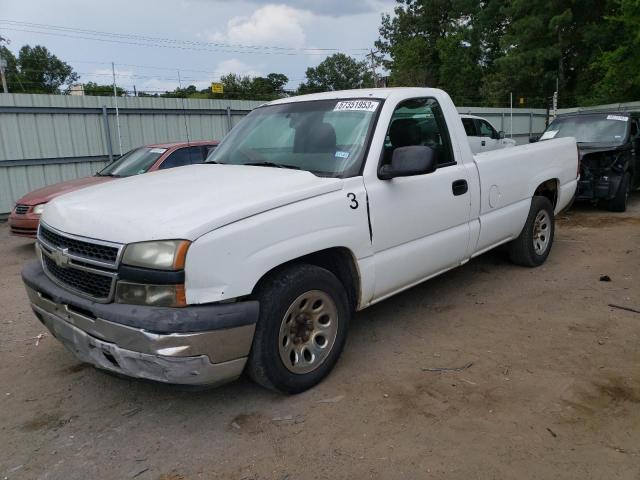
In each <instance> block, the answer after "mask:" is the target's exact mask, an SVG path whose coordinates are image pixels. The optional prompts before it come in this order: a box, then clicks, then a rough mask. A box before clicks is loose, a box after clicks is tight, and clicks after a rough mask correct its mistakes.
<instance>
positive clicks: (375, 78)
mask: <svg viewBox="0 0 640 480" xmlns="http://www.w3.org/2000/svg"><path fill="white" fill-rule="evenodd" d="M376 53H378V51H377V50H376V51H375V52H374V51H373V49H371V50H370V51H369V53H368V54H367V55H366V56H367V57H369V58H370V59H371V75H373V85H374V87H378V86H379V85H378V73H377V72H376V59H375V54H376Z"/></svg>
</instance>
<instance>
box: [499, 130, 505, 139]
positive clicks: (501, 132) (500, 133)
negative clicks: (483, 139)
mask: <svg viewBox="0 0 640 480" xmlns="http://www.w3.org/2000/svg"><path fill="white" fill-rule="evenodd" d="M503 138H504V132H503V131H502V130H500V131H499V132H498V139H499V140H502V139H503Z"/></svg>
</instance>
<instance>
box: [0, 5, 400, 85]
mask: <svg viewBox="0 0 640 480" xmlns="http://www.w3.org/2000/svg"><path fill="white" fill-rule="evenodd" d="M394 3H395V2H394V0H283V1H279V2H278V1H276V2H271V1H268V0H235V1H222V0H155V1H152V0H145V1H142V0H137V1H136V0H128V1H127V0H110V1H108V2H97V1H96V0H89V1H87V0H62V1H56V2H52V1H51V0H49V1H46V0H1V1H0V36H2V37H6V38H9V39H10V40H11V44H10V45H9V49H10V50H12V51H13V52H14V53H17V51H18V50H19V48H20V47H21V46H22V45H25V44H29V45H35V44H40V45H44V46H46V47H47V48H48V49H49V50H50V51H51V52H53V53H54V54H55V55H56V56H58V57H59V58H60V59H61V60H64V61H66V62H67V63H69V64H71V65H72V66H73V68H74V69H75V71H76V72H78V73H79V74H80V75H81V81H82V82H87V81H94V82H97V83H103V84H109V83H111V81H112V78H111V62H114V63H115V70H116V75H117V83H118V86H122V87H124V88H126V89H127V90H132V89H133V86H134V85H135V87H136V88H137V89H138V90H146V91H164V90H173V89H174V88H176V87H177V86H178V70H179V76H180V80H181V84H182V86H183V87H185V86H187V85H189V84H194V85H196V86H197V87H198V88H206V87H207V86H208V85H209V84H210V83H211V82H212V81H216V80H219V78H220V76H221V75H223V74H226V73H238V74H242V75H250V76H258V75H266V74H268V73H271V72H276V73H284V74H285V75H287V77H289V79H290V80H289V84H288V87H289V88H296V87H297V86H298V85H299V84H300V83H301V82H303V81H304V79H305V78H304V77H305V71H306V69H307V67H310V66H316V65H317V64H318V63H320V62H321V61H322V60H323V59H324V58H326V56H327V55H330V54H332V53H336V52H338V51H340V52H343V53H346V54H348V55H351V56H353V57H355V58H357V59H359V60H364V59H365V57H364V54H366V53H367V51H368V50H369V49H371V48H373V44H374V42H375V40H376V39H377V38H378V28H379V26H380V18H381V15H382V14H383V13H391V12H392V10H393V7H394Z"/></svg>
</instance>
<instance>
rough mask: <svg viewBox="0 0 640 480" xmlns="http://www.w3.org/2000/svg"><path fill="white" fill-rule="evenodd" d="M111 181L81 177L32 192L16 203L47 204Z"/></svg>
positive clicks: (101, 178) (109, 179) (109, 178)
mask: <svg viewBox="0 0 640 480" xmlns="http://www.w3.org/2000/svg"><path fill="white" fill-rule="evenodd" d="M111 180H113V177H98V176H94V177H83V178H76V179H73V180H67V181H66V182H60V183H55V184H53V185H48V186H46V187H42V188H39V189H37V190H33V191H32V192H29V193H27V194H26V195H25V196H23V197H22V198H20V199H19V200H18V201H17V202H16V203H21V204H23V205H38V204H39V203H47V202H49V201H50V200H52V199H54V198H55V197H57V196H59V195H62V194H64V193H69V192H73V191H75V190H79V189H81V188H85V187H89V186H91V185H96V184H98V183H104V182H109V181H111Z"/></svg>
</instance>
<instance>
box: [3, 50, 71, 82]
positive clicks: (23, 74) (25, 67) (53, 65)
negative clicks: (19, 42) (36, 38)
mask: <svg viewBox="0 0 640 480" xmlns="http://www.w3.org/2000/svg"><path fill="white" fill-rule="evenodd" d="M2 57H3V58H4V59H5V60H6V61H7V68H6V72H5V73H6V76H7V83H8V87H9V91H10V92H20V93H60V92H61V90H64V89H66V88H68V87H69V86H71V84H72V83H74V82H76V81H77V80H78V78H79V77H78V74H77V73H75V72H74V71H73V68H71V66H70V65H69V64H68V63H65V62H63V61H62V60H60V59H59V58H58V57H56V56H55V55H53V54H52V53H51V52H49V50H47V49H46V48H45V47H43V46H41V45H36V46H35V47H30V46H29V45H25V46H23V47H22V48H21V49H20V51H19V52H18V56H17V57H16V56H14V55H13V53H11V52H10V51H9V49H7V48H5V47H2Z"/></svg>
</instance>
